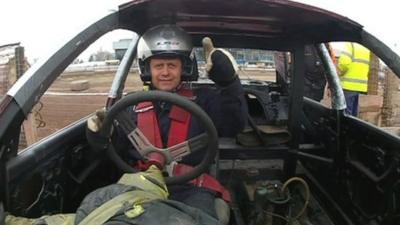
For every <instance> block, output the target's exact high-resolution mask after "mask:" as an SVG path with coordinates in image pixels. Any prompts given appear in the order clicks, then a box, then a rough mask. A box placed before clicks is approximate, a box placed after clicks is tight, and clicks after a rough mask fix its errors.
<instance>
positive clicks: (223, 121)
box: [88, 25, 247, 217]
mask: <svg viewBox="0 0 400 225" xmlns="http://www.w3.org/2000/svg"><path fill="white" fill-rule="evenodd" d="M203 47H204V52H205V57H206V62H207V64H206V72H207V73H208V76H209V78H210V79H211V80H212V81H214V82H215V84H216V88H215V89H211V88H198V89H194V90H191V89H187V88H185V83H187V82H190V81H195V80H197V78H198V70H197V62H196V59H195V55H194V50H193V45H192V41H191V37H190V36H189V35H188V34H187V33H186V32H185V31H183V30H182V29H181V28H179V27H177V26H175V25H159V26H156V27H153V28H151V29H149V30H148V31H146V32H145V33H144V34H143V35H142V36H141V38H140V39H139V43H138V47H137V58H138V63H139V69H140V77H141V79H142V81H143V83H144V84H145V85H148V86H149V89H150V90H161V91H168V92H173V93H177V94H179V95H182V96H185V97H188V98H189V99H191V100H193V101H194V102H195V103H197V104H198V105H199V106H200V107H201V108H202V109H203V110H204V111H205V112H206V113H207V114H208V115H209V116H210V118H211V119H212V121H213V122H214V125H215V127H216V128H217V131H218V135H219V136H220V137H234V136H235V135H236V134H237V133H238V132H240V131H241V130H242V129H243V128H244V126H245V123H246V118H247V104H246V102H245V98H244V92H243V88H242V86H241V84H240V80H239V78H238V76H237V73H236V72H237V69H238V67H237V64H236V62H235V60H234V58H233V57H232V55H231V54H230V53H229V52H227V51H225V50H223V49H215V48H214V46H213V43H212V41H211V39H210V38H204V39H203ZM186 86H187V85H186ZM147 104H149V103H146V104H145V105H142V104H139V105H137V106H136V108H135V109H131V112H130V113H131V114H132V115H131V116H132V119H133V120H134V121H135V122H136V124H137V127H138V128H139V129H140V130H141V131H142V132H143V133H144V135H145V136H146V137H148V139H149V141H150V142H151V143H152V144H153V145H155V146H156V147H161V148H164V147H168V146H172V145H174V144H176V142H178V143H180V142H182V141H184V140H187V139H189V138H191V137H194V136H196V135H199V134H201V133H203V128H202V126H201V124H199V123H198V122H197V121H196V119H195V118H191V119H189V120H184V122H183V123H184V124H183V125H182V124H181V126H179V130H177V129H175V128H174V127H175V124H176V123H177V122H176V121H175V119H174V118H176V117H177V116H175V115H173V113H174V110H173V106H172V104H170V103H167V102H154V103H150V104H151V105H147ZM180 116H181V117H182V114H180ZM183 117H184V118H187V117H186V116H183ZM154 118H156V119H154ZM189 118H190V117H189ZM154 121H157V122H154ZM101 122H102V121H101V119H100V118H99V117H97V116H94V117H91V118H90V119H89V120H88V130H90V131H91V132H97V131H98V130H99V127H101ZM178 122H180V123H181V122H182V121H181V120H180V119H178ZM149 127H150V128H149ZM120 136H121V140H119V141H117V142H116V143H117V144H119V145H121V146H122V149H126V148H128V146H129V147H130V148H133V147H132V145H130V144H129V140H128V139H127V138H126V135H120ZM149 137H153V138H149ZM171 139H173V140H175V142H173V141H172V142H171ZM119 148H121V147H119ZM131 152H135V151H134V150H132V151H131ZM135 154H137V155H136V156H137V159H140V158H141V157H140V156H139V155H138V153H137V152H135ZM202 154H204V152H202V151H198V152H196V153H194V154H190V155H188V156H186V157H184V158H183V160H182V161H181V162H183V163H185V164H189V165H196V164H198V163H199V162H200V161H201V159H202V157H203V155H202ZM140 165H141V166H143V164H140ZM168 188H169V191H170V193H171V196H170V197H171V198H172V199H174V200H178V201H180V202H184V203H185V204H188V205H190V206H193V207H196V208H200V209H202V210H203V211H205V212H206V213H208V214H209V215H211V216H213V217H216V216H217V215H216V214H218V212H216V211H215V210H214V207H210V205H211V204H214V199H215V196H216V194H217V193H216V192H215V190H209V189H207V188H204V185H203V187H202V188H197V187H193V185H190V184H188V185H178V186H173V187H171V186H170V187H168ZM217 211H218V210H217Z"/></svg>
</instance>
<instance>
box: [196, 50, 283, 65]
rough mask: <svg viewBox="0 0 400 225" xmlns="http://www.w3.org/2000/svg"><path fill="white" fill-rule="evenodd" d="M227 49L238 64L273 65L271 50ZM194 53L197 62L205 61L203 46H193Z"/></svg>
mask: <svg viewBox="0 0 400 225" xmlns="http://www.w3.org/2000/svg"><path fill="white" fill-rule="evenodd" d="M227 50H228V51H229V52H230V53H231V54H232V56H233V57H234V58H235V59H236V61H237V63H238V64H239V65H240V66H247V65H256V64H257V65H260V64H263V65H264V66H266V67H274V66H275V62H274V54H273V52H272V51H266V50H254V49H240V48H228V49H227ZM195 54H196V58H197V62H198V63H199V64H202V63H203V62H205V59H204V51H203V48H195Z"/></svg>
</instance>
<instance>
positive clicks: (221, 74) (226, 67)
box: [203, 37, 238, 86]
mask: <svg viewBox="0 0 400 225" xmlns="http://www.w3.org/2000/svg"><path fill="white" fill-rule="evenodd" d="M203 48H204V56H205V59H206V71H207V74H208V77H209V78H210V79H211V80H212V81H214V82H215V83H216V84H218V85H220V86H227V85H229V84H231V83H232V82H233V81H234V80H235V79H236V77H237V71H238V65H237V63H236V60H235V59H234V58H233V56H232V55H231V54H230V53H229V52H228V51H226V50H225V49H221V48H214V44H213V43H212V40H211V39H210V38H209V37H205V38H203Z"/></svg>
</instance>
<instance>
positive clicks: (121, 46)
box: [113, 39, 132, 61]
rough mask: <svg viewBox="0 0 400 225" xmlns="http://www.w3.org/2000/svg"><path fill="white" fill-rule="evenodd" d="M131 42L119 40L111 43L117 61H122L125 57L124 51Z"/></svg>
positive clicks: (129, 40)
mask: <svg viewBox="0 0 400 225" xmlns="http://www.w3.org/2000/svg"><path fill="white" fill-rule="evenodd" d="M131 42H132V39H121V40H119V41H115V42H113V49H114V52H115V58H116V59H118V60H120V61H121V60H122V58H123V57H124V55H125V52H126V50H127V49H128V46H129V44H130V43H131Z"/></svg>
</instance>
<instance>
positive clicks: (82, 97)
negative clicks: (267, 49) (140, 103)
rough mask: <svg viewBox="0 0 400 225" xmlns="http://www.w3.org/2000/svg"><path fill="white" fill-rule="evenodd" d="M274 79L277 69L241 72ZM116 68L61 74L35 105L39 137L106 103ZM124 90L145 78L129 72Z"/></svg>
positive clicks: (246, 75)
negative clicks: (74, 85) (76, 86)
mask: <svg viewBox="0 0 400 225" xmlns="http://www.w3.org/2000/svg"><path fill="white" fill-rule="evenodd" d="M261 74H262V75H263V76H262V77H264V79H267V80H274V72H272V71H269V72H268V74H267V76H265V71H264V72H260V71H246V72H241V73H240V75H241V77H246V78H248V77H257V78H260V77H261ZM114 75H115V72H110V71H107V72H96V73H94V72H90V71H85V72H74V73H64V74H62V75H61V76H60V77H59V78H58V79H57V80H56V81H55V82H54V83H53V85H52V86H51V87H50V89H49V90H48V91H47V92H46V93H45V94H44V95H43V97H42V98H41V100H40V104H38V105H37V106H36V107H35V111H34V112H33V113H34V115H35V117H34V118H35V120H36V121H35V123H36V125H37V126H38V128H37V136H38V140H40V139H42V138H43V137H46V136H48V135H49V134H51V133H54V132H55V131H57V130H59V129H61V128H63V127H65V126H67V125H69V124H71V123H72V122H74V121H77V120H79V119H80V118H83V117H85V116H87V115H89V114H91V113H93V112H94V111H96V110H97V109H100V108H102V107H104V106H105V103H106V100H107V94H108V91H109V90H110V87H111V84H112V80H113V78H114ZM74 81H88V83H89V88H88V89H86V90H83V91H72V90H71V82H74ZM126 84H127V86H126V87H125V90H124V92H132V91H135V90H140V89H141V88H142V82H141V80H140V78H139V76H138V74H137V73H136V72H131V73H130V74H129V75H128V78H127V81H126Z"/></svg>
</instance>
